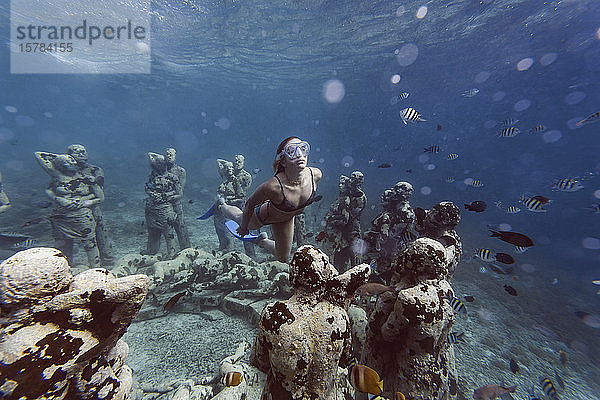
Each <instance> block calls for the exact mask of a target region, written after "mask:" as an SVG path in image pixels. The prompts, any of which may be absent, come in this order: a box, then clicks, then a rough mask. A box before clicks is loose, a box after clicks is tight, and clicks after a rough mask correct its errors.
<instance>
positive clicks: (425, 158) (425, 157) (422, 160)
mask: <svg viewBox="0 0 600 400" xmlns="http://www.w3.org/2000/svg"><path fill="white" fill-rule="evenodd" d="M417 160H419V162H420V163H421V164H425V163H426V162H427V161H429V156H428V155H427V154H421V155H420V156H419V158H417Z"/></svg>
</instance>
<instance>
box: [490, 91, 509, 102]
mask: <svg viewBox="0 0 600 400" xmlns="http://www.w3.org/2000/svg"><path fill="white" fill-rule="evenodd" d="M505 96H506V92H503V91H499V92H496V93H494V95H493V96H492V100H494V101H500V100H502V99H503V98H504V97H505Z"/></svg>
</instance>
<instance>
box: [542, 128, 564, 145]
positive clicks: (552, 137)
mask: <svg viewBox="0 0 600 400" xmlns="http://www.w3.org/2000/svg"><path fill="white" fill-rule="evenodd" d="M561 137H562V132H561V131H557V130H552V131H548V132H544V133H543V135H542V140H543V141H544V143H554V142H557V141H558V140H560V138H561Z"/></svg>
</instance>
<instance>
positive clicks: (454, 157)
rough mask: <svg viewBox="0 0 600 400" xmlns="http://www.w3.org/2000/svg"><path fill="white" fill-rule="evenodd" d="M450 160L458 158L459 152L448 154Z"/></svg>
mask: <svg viewBox="0 0 600 400" xmlns="http://www.w3.org/2000/svg"><path fill="white" fill-rule="evenodd" d="M447 158H448V160H456V159H457V158H458V154H456V153H450V154H448V157H447Z"/></svg>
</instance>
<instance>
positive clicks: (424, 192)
mask: <svg viewBox="0 0 600 400" xmlns="http://www.w3.org/2000/svg"><path fill="white" fill-rule="evenodd" d="M421 194H422V195H425V196H427V195H430V194H431V188H430V187H429V186H423V187H422V188H421Z"/></svg>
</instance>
